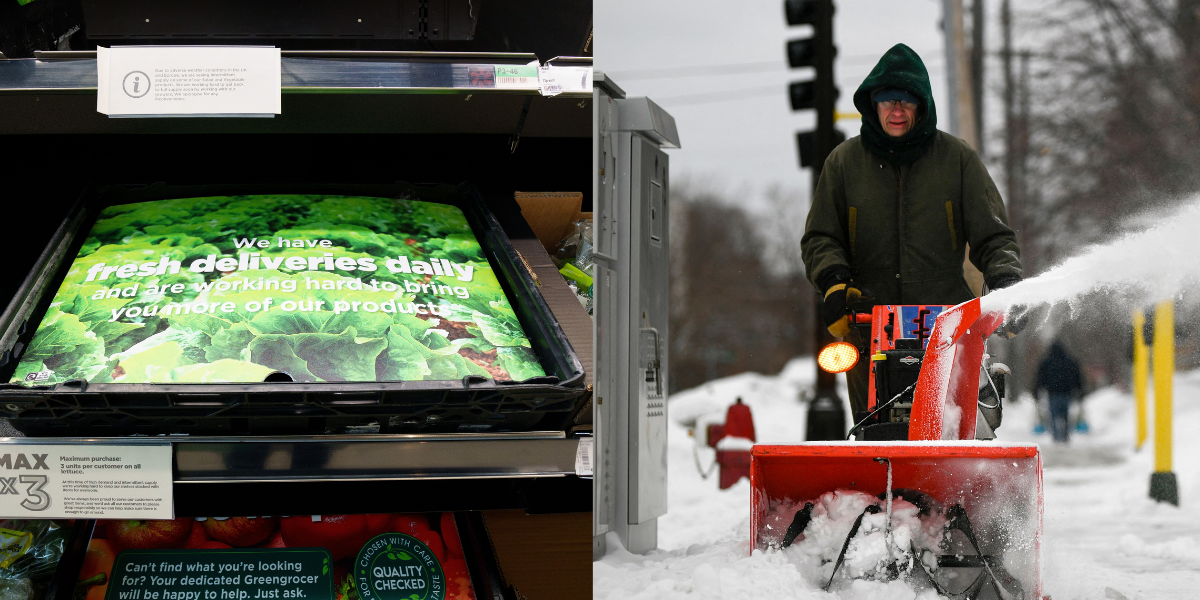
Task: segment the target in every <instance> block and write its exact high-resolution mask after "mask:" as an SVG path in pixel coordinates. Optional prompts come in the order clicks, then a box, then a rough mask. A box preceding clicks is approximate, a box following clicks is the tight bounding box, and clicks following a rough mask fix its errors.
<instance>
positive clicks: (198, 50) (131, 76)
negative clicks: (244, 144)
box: [96, 46, 282, 117]
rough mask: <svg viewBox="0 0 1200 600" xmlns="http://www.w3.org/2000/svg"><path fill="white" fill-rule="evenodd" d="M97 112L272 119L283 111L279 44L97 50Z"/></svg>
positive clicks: (119, 115)
mask: <svg viewBox="0 0 1200 600" xmlns="http://www.w3.org/2000/svg"><path fill="white" fill-rule="evenodd" d="M96 66H97V69H98V70H99V73H98V75H99V78H98V82H99V84H98V87H97V90H96V110H97V111H99V112H102V113H104V114H106V115H108V116H110V117H217V116H220V117H272V116H274V115H277V114H279V113H280V87H281V81H282V80H281V79H280V55H279V48H270V47H263V46H118V47H115V48H96Z"/></svg>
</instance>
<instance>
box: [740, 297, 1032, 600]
mask: <svg viewBox="0 0 1200 600" xmlns="http://www.w3.org/2000/svg"><path fill="white" fill-rule="evenodd" d="M852 317H853V318H852V321H854V322H855V323H857V325H858V326H859V327H860V328H861V329H864V330H867V329H869V332H870V337H869V338H867V339H869V340H870V346H869V348H870V354H869V355H868V356H867V357H865V358H867V359H868V360H870V361H871V376H870V393H869V394H868V410H867V411H866V413H864V414H860V415H855V427H854V428H853V429H852V432H851V435H852V436H853V437H854V438H855V440H854V441H852V442H833V443H830V442H812V443H805V444H797V445H756V446H754V448H753V450H752V453H751V465H750V485H751V488H752V492H751V494H752V496H751V508H750V510H751V519H750V522H751V536H752V546H751V547H752V548H758V549H762V550H767V549H777V550H781V551H783V552H787V553H789V554H788V555H789V557H790V558H791V559H792V560H793V562H796V563H797V564H798V565H799V566H800V567H801V570H802V572H805V573H806V576H808V577H809V578H810V579H811V580H812V581H813V582H814V583H816V584H819V585H820V586H821V587H823V588H825V589H834V588H837V587H838V586H841V585H847V582H848V581H850V580H852V579H874V580H894V579H904V580H907V581H908V582H909V583H910V584H912V585H913V586H915V587H917V588H923V589H927V588H933V589H935V590H936V591H937V592H938V593H940V594H942V595H945V596H948V597H950V598H954V599H956V600H958V599H962V600H968V599H969V600H990V599H993V598H995V599H1001V600H1009V599H1022V600H1026V599H1027V600H1034V599H1037V598H1041V576H1040V564H1039V555H1040V550H1041V547H1040V546H1041V543H1040V540H1041V527H1042V465H1041V457H1040V455H1039V454H1038V448H1037V446H1036V445H1032V444H1006V443H1000V442H996V441H986V440H977V439H976V437H977V433H978V434H980V435H979V437H986V438H990V437H993V436H992V434H991V432H992V430H993V429H994V428H995V427H997V426H999V421H1000V408H1001V402H1002V399H1003V397H1004V377H1003V374H1005V373H1007V368H1005V367H1004V366H1003V365H1000V364H993V365H991V366H990V367H989V366H986V365H984V359H985V354H984V342H985V340H986V339H987V337H988V336H989V335H991V334H992V333H993V332H994V331H995V330H996V329H997V328H998V327H999V326H1000V325H1001V323H1002V322H1003V320H1004V315H1003V314H1000V313H988V314H981V312H980V304H979V300H978V299H975V300H971V301H969V302H965V303H963V304H960V305H958V306H954V307H944V306H876V307H874V310H873V311H872V313H871V315H861V314H859V315H852ZM930 325H932V327H931V326H930ZM863 337H864V338H866V337H867V336H866V335H864V336H863ZM839 344H843V345H842V346H840V347H838V348H830V347H827V350H826V351H825V352H823V354H825V353H834V352H840V353H843V357H842V360H841V361H840V362H841V365H840V366H838V367H836V368H837V369H840V370H842V371H844V370H849V369H850V368H851V367H852V366H853V365H854V362H855V361H854V360H853V357H851V358H850V359H847V358H846V357H845V356H844V354H845V353H848V352H857V350H855V349H853V347H852V346H851V347H850V348H847V347H846V345H845V343H844V342H839ZM822 358H823V360H822V361H821V362H822V366H823V367H824V366H825V364H826V363H829V362H838V361H836V360H835V361H830V360H829V358H830V357H829V356H825V357H822ZM981 372H982V373H983V376H982V377H981ZM981 383H982V385H981ZM980 417H982V419H980ZM977 425H978V427H977Z"/></svg>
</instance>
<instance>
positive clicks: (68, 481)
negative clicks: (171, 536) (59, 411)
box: [0, 439, 175, 519]
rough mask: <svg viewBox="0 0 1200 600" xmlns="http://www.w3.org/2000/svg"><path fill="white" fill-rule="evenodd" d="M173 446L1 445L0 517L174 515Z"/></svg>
mask: <svg viewBox="0 0 1200 600" xmlns="http://www.w3.org/2000/svg"><path fill="white" fill-rule="evenodd" d="M171 483H172V479H171V445H170V444H162V445H153V446H152V445H136V446H99V445H82V444H81V445H58V444H37V443H30V442H26V441H25V440H20V441H17V439H13V442H12V443H4V444H0V517H3V518H12V519H173V518H175V515H174V512H175V508H174V497H173V496H172V494H171V491H172V488H171Z"/></svg>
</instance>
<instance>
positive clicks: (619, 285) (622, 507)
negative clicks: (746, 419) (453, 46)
mask: <svg viewBox="0 0 1200 600" xmlns="http://www.w3.org/2000/svg"><path fill="white" fill-rule="evenodd" d="M597 80H598V81H599V82H600V83H599V84H598V87H597V90H596V93H595V94H596V95H595V100H596V101H595V106H596V109H595V111H596V113H595V135H596V149H595V154H596V161H597V164H596V169H597V170H596V175H595V182H596V194H595V196H594V197H595V199H596V206H595V217H594V218H595V219H596V221H595V228H594V231H595V236H596V247H595V257H596V259H597V260H596V273H595V276H596V281H597V284H598V285H597V286H596V288H595V291H594V294H595V311H594V312H595V323H596V378H595V381H596V389H595V395H596V398H597V404H596V444H597V448H596V459H597V460H596V474H595V482H594V493H595V500H594V510H593V514H594V517H593V519H594V523H593V536H594V540H593V552H594V554H595V555H596V556H600V555H602V554H603V553H604V551H605V540H604V536H605V535H606V534H607V533H609V532H613V533H616V534H617V536H618V538H619V539H620V540H621V543H622V544H623V545H624V546H625V548H626V549H628V550H630V551H632V552H646V551H648V550H652V549H654V548H655V547H656V546H657V543H658V521H657V519H658V517H660V516H662V515H663V514H665V513H666V511H667V400H666V390H667V367H668V358H667V339H668V338H667V333H668V332H667V318H668V311H667V300H668V279H669V251H668V249H669V242H670V240H669V230H668V226H667V217H668V212H669V210H670V206H669V198H670V193H669V178H668V160H667V155H666V153H665V152H663V148H678V147H679V141H678V133H677V131H676V129H675V121H674V119H673V118H672V117H671V116H670V115H669V114H668V113H666V111H664V110H662V109H661V108H660V107H658V106H657V105H656V104H654V103H653V102H651V101H650V100H648V99H646V98H629V99H623V98H621V96H623V94H622V93H621V91H620V89H619V88H617V87H616V86H615V85H613V84H612V82H609V81H607V79H604V78H603V77H598V78H597Z"/></svg>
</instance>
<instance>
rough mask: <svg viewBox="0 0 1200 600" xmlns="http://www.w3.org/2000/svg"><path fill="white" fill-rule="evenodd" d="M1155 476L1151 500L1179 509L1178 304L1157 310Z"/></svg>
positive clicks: (1171, 303) (1155, 320)
mask: <svg viewBox="0 0 1200 600" xmlns="http://www.w3.org/2000/svg"><path fill="white" fill-rule="evenodd" d="M1153 344H1154V347H1153V348H1152V351H1153V353H1154V473H1153V474H1151V475H1150V498H1151V499H1153V500H1157V501H1159V502H1170V503H1171V504H1174V505H1175V506H1179V482H1178V481H1177V480H1176V479H1175V473H1173V472H1171V442H1172V430H1171V384H1172V381H1171V380H1172V378H1173V377H1174V376H1175V305H1174V303H1173V302H1172V301H1170V300H1166V301H1164V302H1160V303H1159V304H1158V306H1157V307H1155V309H1154V342H1153Z"/></svg>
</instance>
